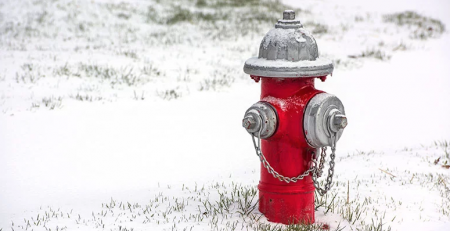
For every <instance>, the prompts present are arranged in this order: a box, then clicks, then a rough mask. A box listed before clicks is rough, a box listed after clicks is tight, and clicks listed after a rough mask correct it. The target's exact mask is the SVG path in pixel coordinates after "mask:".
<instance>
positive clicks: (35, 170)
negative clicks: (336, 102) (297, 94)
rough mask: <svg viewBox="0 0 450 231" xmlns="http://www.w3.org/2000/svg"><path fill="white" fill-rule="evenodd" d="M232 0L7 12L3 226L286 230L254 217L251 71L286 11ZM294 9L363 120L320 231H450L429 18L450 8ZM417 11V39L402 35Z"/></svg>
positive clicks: (449, 109) (449, 191)
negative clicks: (326, 228) (406, 16)
mask: <svg viewBox="0 0 450 231" xmlns="http://www.w3.org/2000/svg"><path fill="white" fill-rule="evenodd" d="M219 2H227V4H222V5H220V4H216V3H217V2H214V1H212V2H211V1H195V0H191V1H187V0H186V1H181V2H180V1H177V2H175V1H174V2H166V1H126V2H125V1H124V2H121V1H100V0H95V1H91V0H89V1H88V0H59V1H43V0H38V1H20V2H18V1H13V0H9V1H2V2H0V51H1V52H0V109H1V112H2V113H0V170H1V174H0V230H22V229H30V230H31V229H33V230H47V229H51V230H61V229H78V230H98V229H104V230H110V229H112V230H124V229H125V228H126V230H131V229H134V230H163V229H165V230H172V229H177V230H184V229H185V228H186V230H190V229H191V228H192V230H212V229H225V230H234V229H235V230H241V229H249V230H253V229H256V230H266V229H273V228H274V226H272V227H267V226H266V225H267V224H269V223H268V222H267V221H266V220H265V218H264V217H261V214H260V213H259V212H258V211H257V209H253V208H254V206H255V205H256V199H255V198H253V200H251V201H250V202H248V203H245V199H246V198H247V199H248V198H252V196H253V195H254V193H255V192H256V191H255V190H256V187H255V186H256V184H257V182H258V179H259V167H260V165H259V161H258V159H257V157H256V156H255V155H254V150H253V146H252V143H251V141H250V136H249V135H248V134H247V133H246V132H245V131H244V129H242V127H241V119H242V116H243V114H244V112H245V110H246V109H247V108H248V107H249V106H250V105H251V104H253V103H254V102H256V101H258V99H259V84H255V83H254V82H253V81H252V80H251V79H250V78H249V77H248V76H247V75H245V74H244V73H243V71H242V67H243V63H244V61H245V60H246V59H248V58H250V57H252V56H255V55H257V51H258V48H259V42H260V41H261V39H262V37H263V36H264V34H265V33H266V32H267V31H268V30H269V29H270V28H272V27H273V24H274V23H275V22H276V19H277V18H279V17H281V12H282V10H283V9H284V8H285V7H284V6H280V7H278V8H280V9H278V8H277V7H275V5H271V4H270V3H267V2H264V1H263V3H261V5H260V6H258V4H255V3H249V4H246V3H240V1H219ZM250 2H252V1H250ZM253 2H255V1H253ZM256 2H258V1H256ZM284 3H286V4H290V6H289V7H294V8H301V9H302V10H301V11H300V10H298V9H297V17H298V18H299V19H300V20H301V21H302V22H303V23H304V25H305V28H306V29H310V30H312V31H313V34H314V35H315V37H316V40H317V42H318V45H319V51H320V54H321V56H324V57H328V58H331V59H333V60H334V61H335V65H336V68H335V71H334V73H333V76H332V77H329V78H328V79H327V80H326V81H325V82H324V83H322V82H320V81H317V82H316V83H317V84H316V86H317V88H319V89H322V90H325V91H327V92H329V93H332V94H335V95H337V96H338V97H339V98H340V99H341V100H342V101H343V103H344V105H345V107H346V113H347V116H348V118H349V126H348V127H347V128H346V130H345V132H344V135H343V136H342V138H341V140H340V141H339V143H338V146H337V151H338V154H337V163H336V173H335V174H336V175H335V185H334V187H333V189H332V191H331V192H330V193H329V195H328V196H327V197H323V198H320V197H318V198H317V203H316V206H317V207H318V208H317V209H318V211H317V212H316V216H317V220H318V223H326V224H329V225H330V226H331V230H335V229H338V227H339V229H341V228H344V230H370V229H372V230H388V229H391V230H446V229H448V227H450V169H446V168H443V167H442V165H444V164H445V163H444V161H445V160H447V161H450V160H448V158H449V157H448V155H449V153H450V147H449V143H448V141H449V140H450V120H449V119H448V118H449V114H450V103H449V100H450V91H449V88H450V67H449V64H450V55H449V53H450V44H449V43H448V41H450V34H449V33H448V32H447V31H444V32H443V33H441V31H439V30H440V28H441V27H440V25H441V24H439V23H438V21H433V20H431V19H430V18H433V19H437V20H439V21H440V22H442V24H443V25H445V26H447V27H448V25H450V3H449V2H448V1H444V0H433V1H426V2H425V1H373V2H370V3H369V2H367V3H362V2H361V1H348V0H345V1H338V2H334V1H301V3H300V2H298V1H293V0H286V1H284ZM408 10H410V11H413V12H415V13H417V14H418V16H416V14H413V16H412V18H413V19H412V20H418V21H421V22H422V24H421V25H420V26H418V25H417V24H414V23H409V24H408V23H406V24H405V25H399V24H396V23H395V22H396V21H395V20H396V19H398V18H399V17H401V15H400V16H399V15H393V14H396V13H401V12H405V11H408ZM174 15H175V16H177V17H175V16H174ZM261 15H263V16H261ZM429 28H431V29H429ZM438 158H440V159H439V161H438V162H437V163H436V164H435V162H436V160H438ZM447 164H448V163H447ZM238 191H239V192H240V193H239V195H238V196H236V195H237V192H238ZM334 196H336V197H335V199H334V200H332V198H333V197H334ZM347 196H348V201H347ZM209 203H210V204H209ZM225 208H226V209H225ZM252 209H253V210H252ZM44 224H45V227H44ZM380 224H383V225H382V227H381V226H380ZM276 228H287V227H284V226H277V227H276ZM291 228H297V229H298V230H301V229H300V227H291ZM377 228H378V229H377Z"/></svg>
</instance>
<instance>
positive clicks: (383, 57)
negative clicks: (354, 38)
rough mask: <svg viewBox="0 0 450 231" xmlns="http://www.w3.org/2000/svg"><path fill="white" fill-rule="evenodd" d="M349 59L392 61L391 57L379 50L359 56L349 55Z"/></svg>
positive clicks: (366, 51)
mask: <svg viewBox="0 0 450 231" xmlns="http://www.w3.org/2000/svg"><path fill="white" fill-rule="evenodd" d="M348 57H349V58H353V59H357V58H374V59H379V60H381V61H386V60H389V59H391V56H390V55H388V54H386V53H385V52H384V51H381V50H377V49H368V50H365V51H363V52H361V53H360V54H358V55H349V56H348Z"/></svg>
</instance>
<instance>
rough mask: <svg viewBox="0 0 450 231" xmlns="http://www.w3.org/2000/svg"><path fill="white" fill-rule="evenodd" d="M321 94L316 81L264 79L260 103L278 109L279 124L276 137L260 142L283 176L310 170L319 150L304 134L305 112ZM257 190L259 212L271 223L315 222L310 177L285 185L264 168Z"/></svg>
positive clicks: (312, 189) (273, 165) (267, 157)
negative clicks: (315, 96)
mask: <svg viewBox="0 0 450 231" xmlns="http://www.w3.org/2000/svg"><path fill="white" fill-rule="evenodd" d="M318 93H320V91H318V90H316V89H315V88H314V78H292V79H283V80H280V79H279V78H266V77H263V78H261V101H264V102H268V103H270V104H271V105H272V106H273V107H274V108H275V109H276V111H277V113H278V120H279V121H280V122H279V124H278V128H277V131H276V133H275V134H274V135H273V136H272V137H270V138H268V139H265V140H262V141H261V145H262V152H263V153H264V154H265V155H266V156H265V157H266V159H267V161H268V162H269V163H270V164H271V165H272V167H273V168H274V169H276V170H278V172H279V173H280V174H281V175H284V176H298V175H300V174H302V173H304V172H305V171H306V170H308V168H309V163H310V161H311V158H312V156H313V153H314V152H316V148H313V147H311V146H309V145H308V143H307V141H306V138H305V135H304V133H303V129H302V127H303V112H304V110H305V107H306V105H307V103H308V102H309V100H310V99H311V98H312V97H313V96H314V95H316V94H318ZM261 165H262V164H261ZM258 189H259V199H260V201H259V210H260V211H261V212H262V213H263V214H264V215H265V216H266V217H267V219H268V220H269V221H273V222H277V223H284V224H292V223H308V224H309V223H313V222H314V190H315V188H314V185H313V182H312V179H311V176H306V177H305V178H304V179H303V180H301V181H297V182H291V183H286V182H284V181H280V180H278V179H277V178H275V177H273V176H272V174H270V173H269V172H268V171H267V170H266V169H265V168H264V166H263V165H262V166H261V180H260V182H259V185H258Z"/></svg>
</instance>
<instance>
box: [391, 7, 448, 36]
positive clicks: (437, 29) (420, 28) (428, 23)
mask: <svg viewBox="0 0 450 231" xmlns="http://www.w3.org/2000/svg"><path fill="white" fill-rule="evenodd" d="M383 20H384V21H385V22H388V23H394V24H396V25H398V26H401V27H408V28H410V29H411V30H412V31H411V33H410V37H411V38H414V39H422V40H425V39H429V38H434V37H439V36H440V35H442V33H444V32H445V25H444V24H443V23H442V22H441V21H440V20H437V19H434V18H430V17H425V16H423V15H420V14H418V13H416V12H414V11H404V12H399V13H395V14H386V15H384V16H383Z"/></svg>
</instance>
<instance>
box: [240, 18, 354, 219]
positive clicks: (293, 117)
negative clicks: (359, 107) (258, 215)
mask: <svg viewBox="0 0 450 231" xmlns="http://www.w3.org/2000/svg"><path fill="white" fill-rule="evenodd" d="M332 71H333V64H332V62H331V61H329V60H326V59H321V58H319V54H318V47H317V44H316V41H315V39H314V38H313V37H312V35H311V34H310V33H309V32H308V31H306V30H304V29H303V26H302V25H301V23H300V21H298V20H295V13H294V12H293V11H285V12H284V13H283V19H281V20H279V21H278V23H277V24H276V25H275V29H272V30H270V31H269V32H268V33H267V34H266V36H265V37H264V39H263V40H262V42H261V45H260V49H259V56H258V57H254V58H250V59H249V60H247V61H246V63H245V66H244V72H245V73H247V74H250V76H251V78H252V79H254V80H255V81H256V82H259V81H260V80H261V98H260V101H259V102H257V103H255V104H254V105H253V106H251V107H250V108H249V109H248V110H247V112H246V114H245V116H244V119H243V121H242V125H243V126H244V128H245V129H246V130H247V132H249V133H250V134H251V135H252V139H253V144H254V146H255V150H256V154H257V155H258V157H259V158H260V160H261V179H260V182H259V185H258V189H259V210H260V211H261V212H262V213H263V214H264V215H265V216H266V218H267V219H268V220H269V221H272V222H277V223H283V224H298V223H302V224H311V223H314V222H315V218H314V191H315V190H316V189H317V190H318V193H319V194H321V195H322V194H324V193H326V191H328V190H329V189H330V187H331V183H332V175H331V178H330V177H328V178H327V182H326V184H325V189H321V188H320V186H319V184H318V183H317V178H318V177H320V176H321V174H322V169H323V163H324V159H325V157H324V154H325V152H324V150H323V149H322V152H321V151H320V150H321V148H323V147H326V146H330V147H331V149H332V154H331V155H330V156H331V162H330V171H329V172H331V173H333V168H334V151H335V147H336V142H337V140H338V139H339V138H340V136H341V135H342V132H343V129H344V128H345V126H346V125H347V119H346V117H345V114H344V113H345V112H344V107H343V105H342V103H341V101H340V100H339V99H338V98H337V97H335V96H333V95H330V94H327V93H325V92H323V91H320V90H317V89H315V87H314V81H315V79H316V78H319V79H321V80H322V81H324V80H325V79H326V76H327V75H329V74H331V73H332ZM255 138H256V140H257V141H255ZM320 154H321V155H322V156H321V158H320V160H319V155H320ZM319 162H320V164H319Z"/></svg>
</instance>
